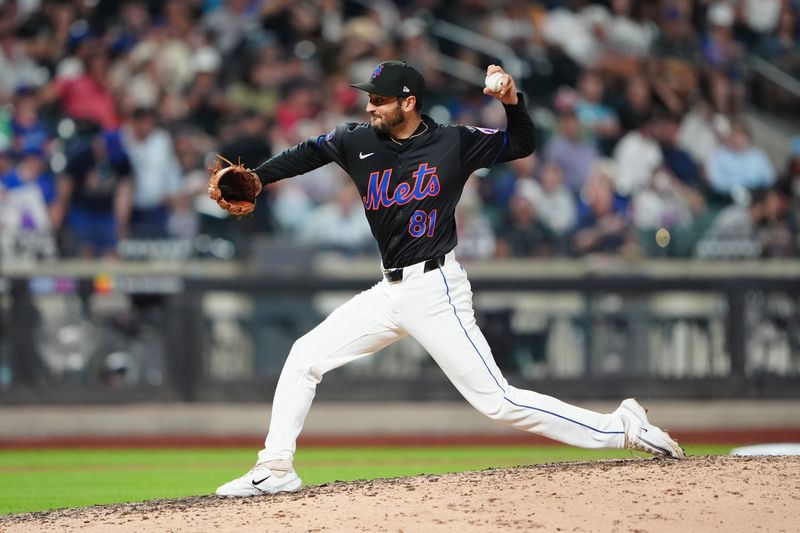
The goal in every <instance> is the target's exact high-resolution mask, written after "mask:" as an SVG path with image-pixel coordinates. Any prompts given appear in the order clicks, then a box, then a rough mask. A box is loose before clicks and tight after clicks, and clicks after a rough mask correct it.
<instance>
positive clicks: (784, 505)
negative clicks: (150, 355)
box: [0, 457, 800, 533]
mask: <svg viewBox="0 0 800 533" xmlns="http://www.w3.org/2000/svg"><path fill="white" fill-rule="evenodd" d="M798 524H800V457H692V458H689V459H687V460H685V461H674V460H658V459H626V460H616V461H595V462H587V463H556V464H550V465H536V466H528V467H519V468H508V469H502V470H499V469H498V470H485V471H481V472H467V473H461V474H447V475H439V476H417V477H413V478H396V479H379V480H373V481H356V482H347V483H345V482H337V483H331V484H327V485H320V486H314V487H308V488H305V489H303V490H302V491H300V492H298V493H296V494H282V495H278V496H273V497H262V498H250V499H221V498H216V497H213V496H201V497H193V498H184V499H179V500H153V501H148V502H144V503H137V504H118V505H104V506H98V507H89V508H83V509H67V510H60V511H51V512H45V513H31V514H25V515H12V516H6V517H2V518H0V531H3V532H8V533H12V532H18V531H43V530H46V531H65V530H66V531H74V530H81V531H82V532H86V533H91V532H95V531H96V532H108V531H131V532H134V531H136V532H140V531H165V532H188V531H193V532H195V531H197V532H200V531H237V532H240V531H253V530H256V531H348V532H349V531H392V532H398V531H402V532H406V533H408V532H431V531H458V532H459V533H467V532H473V531H487V532H489V531H492V532H493V531H499V530H511V531H532V530H541V531H609V532H611V531H620V532H629V531H648V532H660V531H663V532H675V531H692V532H702V531H725V532H735V531H741V532H748V533H750V532H753V531H776V532H777V531H786V532H789V531H796V530H797V526H798Z"/></svg>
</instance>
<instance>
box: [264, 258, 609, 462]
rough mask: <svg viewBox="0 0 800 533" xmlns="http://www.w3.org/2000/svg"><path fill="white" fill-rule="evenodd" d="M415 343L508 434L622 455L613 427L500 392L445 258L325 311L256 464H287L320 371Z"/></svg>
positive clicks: (281, 387) (604, 419)
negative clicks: (440, 263) (408, 337)
mask: <svg viewBox="0 0 800 533" xmlns="http://www.w3.org/2000/svg"><path fill="white" fill-rule="evenodd" d="M406 335H411V336H412V337H413V338H415V339H416V340H417V341H418V342H419V343H420V344H421V345H422V347H423V348H424V349H425V350H426V351H427V352H428V353H429V354H430V355H431V357H433V359H434V360H435V361H436V363H437V364H438V365H439V367H440V368H441V369H442V370H443V371H444V373H445V374H446V375H447V377H448V378H449V379H450V381H451V382H452V383H453V385H455V386H456V388H457V389H458V391H459V392H460V393H461V394H462V395H463V396H464V398H466V399H467V401H468V402H469V403H470V404H472V406H473V407H475V408H476V409H477V410H478V411H480V412H482V413H483V414H485V415H486V416H488V417H490V418H492V419H494V420H499V421H501V422H503V423H506V424H509V425H511V426H513V427H515V428H518V429H522V430H525V431H530V432H533V433H537V434H539V435H544V436H545V437H549V438H551V439H554V440H557V441H561V442H564V443H566V444H570V445H573V446H579V447H582V448H614V449H620V448H624V447H625V437H624V429H623V426H622V420H621V419H620V418H619V417H618V416H617V415H614V414H601V413H596V412H594V411H589V410H587V409H583V408H580V407H575V406H573V405H569V404H567V403H564V402H562V401H560V400H558V399H556V398H553V397H551V396H545V395H543V394H539V393H536V392H533V391H528V390H522V389H517V388H514V387H512V386H511V385H509V384H508V382H507V381H506V379H505V378H504V377H503V374H502V373H501V372H500V369H499V368H498V367H497V365H496V364H495V362H494V358H493V357H492V351H491V349H490V348H489V345H488V344H487V342H486V339H485V338H484V337H483V334H482V333H481V331H480V329H479V328H478V326H477V325H476V323H475V316H474V313H473V310H472V290H471V287H470V283H469V280H467V275H466V273H465V272H464V269H463V268H462V267H461V265H460V264H459V263H458V262H457V261H456V260H455V255H454V253H453V252H450V253H449V254H447V257H446V261H445V265H444V266H443V267H441V268H438V269H436V270H431V271H430V272H424V263H418V264H416V265H412V266H410V267H406V268H405V269H404V279H403V281H399V282H395V283H389V282H387V281H386V280H385V279H384V280H382V281H380V282H379V283H377V284H376V285H375V286H373V287H372V288H371V289H369V290H366V291H364V292H362V293H361V294H358V295H357V296H355V297H353V298H352V299H351V300H349V301H348V302H347V303H345V304H343V305H342V306H340V307H338V308H337V309H336V310H334V311H333V312H332V313H331V314H330V315H329V316H328V317H327V318H326V319H325V320H324V321H323V322H322V323H321V324H319V325H318V326H317V327H316V328H314V329H313V330H311V331H310V332H308V333H307V334H306V335H304V336H303V337H301V338H300V339H298V340H297V341H296V342H295V344H294V346H293V347H292V350H291V352H290V353H289V357H288V358H287V359H286V363H285V364H284V367H283V371H282V372H281V375H280V378H279V380H278V386H277V388H276V390H275V398H274V400H273V404H272V418H271V420H270V426H269V433H268V435H267V438H266V441H265V448H264V449H263V450H261V451H260V452H259V454H258V455H259V462H263V461H271V460H276V459H286V460H289V461H291V460H292V459H293V457H294V452H295V448H296V440H297V437H298V435H299V434H300V430H301V429H302V427H303V421H304V420H305V417H306V414H307V413H308V410H309V408H310V407H311V402H312V401H313V399H314V394H315V391H316V387H317V384H318V383H319V382H320V381H321V380H322V376H323V375H324V374H325V373H326V372H328V371H329V370H333V369H334V368H338V367H340V366H342V365H344V364H347V363H349V362H350V361H354V360H356V359H359V358H361V357H365V356H368V355H372V354H373V353H375V352H377V351H378V350H380V349H381V348H383V347H385V346H388V345H389V344H391V343H393V342H395V341H397V340H400V339H402V338H403V337H405V336H406Z"/></svg>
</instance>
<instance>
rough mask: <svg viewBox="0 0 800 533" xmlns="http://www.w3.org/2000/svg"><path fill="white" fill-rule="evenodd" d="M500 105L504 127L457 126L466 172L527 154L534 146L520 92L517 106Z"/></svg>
mask: <svg viewBox="0 0 800 533" xmlns="http://www.w3.org/2000/svg"><path fill="white" fill-rule="evenodd" d="M503 107H504V108H505V111H506V119H507V126H506V129H505V130H495V129H490V128H478V127H473V126H459V132H460V139H461V157H462V161H464V165H465V167H466V168H467V169H468V170H469V172H472V171H474V170H476V169H479V168H486V167H490V166H492V165H494V164H495V163H501V162H504V161H511V160H512V159H519V158H520V157H525V156H528V155H530V154H532V153H533V151H534V150H535V149H536V131H535V128H534V125H533V120H531V117H530V115H529V114H528V112H527V110H526V109H525V100H524V98H523V96H522V94H519V102H518V103H517V104H516V105H506V104H504V105H503Z"/></svg>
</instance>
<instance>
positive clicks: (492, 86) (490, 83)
mask: <svg viewBox="0 0 800 533" xmlns="http://www.w3.org/2000/svg"><path fill="white" fill-rule="evenodd" d="M483 83H484V84H485V85H486V88H487V89H489V90H490V91H492V92H493V93H499V92H500V91H502V90H503V73H502V72H495V73H494V74H489V75H488V76H486V79H485V80H484V81H483Z"/></svg>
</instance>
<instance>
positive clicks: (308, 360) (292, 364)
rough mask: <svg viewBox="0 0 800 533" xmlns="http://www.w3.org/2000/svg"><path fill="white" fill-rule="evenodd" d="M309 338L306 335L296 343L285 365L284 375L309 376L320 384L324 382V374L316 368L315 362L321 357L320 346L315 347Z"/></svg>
mask: <svg viewBox="0 0 800 533" xmlns="http://www.w3.org/2000/svg"><path fill="white" fill-rule="evenodd" d="M307 337H308V335H307V334H306V335H304V336H302V337H300V338H299V339H297V340H296V341H295V342H294V344H293V345H292V349H291V350H289V356H288V357H287V358H286V362H285V363H284V365H283V373H284V374H286V373H293V374H298V375H302V376H308V377H309V378H310V379H312V380H313V381H316V382H317V383H319V381H320V380H322V372H320V371H319V370H317V369H315V368H314V362H315V359H316V358H317V357H319V356H320V355H321V354H320V349H319V347H318V346H317V347H315V346H314V342H313V340H310V339H308V338H307Z"/></svg>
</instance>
